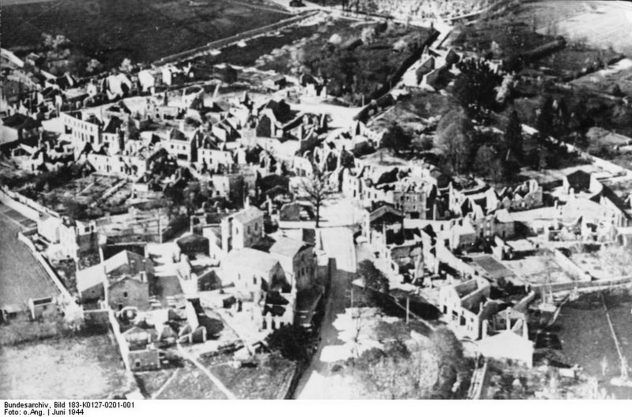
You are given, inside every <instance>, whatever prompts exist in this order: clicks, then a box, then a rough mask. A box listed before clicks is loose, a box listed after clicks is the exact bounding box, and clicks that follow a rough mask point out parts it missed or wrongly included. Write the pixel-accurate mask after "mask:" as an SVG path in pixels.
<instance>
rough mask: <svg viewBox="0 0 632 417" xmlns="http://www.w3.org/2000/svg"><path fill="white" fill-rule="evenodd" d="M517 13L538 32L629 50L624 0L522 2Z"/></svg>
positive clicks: (630, 16)
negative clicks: (533, 25)
mask: <svg viewBox="0 0 632 417" xmlns="http://www.w3.org/2000/svg"><path fill="white" fill-rule="evenodd" d="M517 15H518V16H519V18H521V19H523V21H524V22H526V23H528V24H535V26H536V30H537V31H538V32H539V33H542V34H550V35H562V36H564V37H566V38H568V40H571V41H585V42H586V44H588V45H591V46H594V47H598V48H610V47H612V48H613V49H614V50H616V51H618V52H622V53H626V54H629V53H631V52H632V36H630V27H632V3H629V2H624V1H540V2H533V3H531V2H525V3H524V4H523V5H522V6H521V7H520V10H519V11H518V13H517Z"/></svg>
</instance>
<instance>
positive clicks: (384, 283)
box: [358, 259, 390, 294]
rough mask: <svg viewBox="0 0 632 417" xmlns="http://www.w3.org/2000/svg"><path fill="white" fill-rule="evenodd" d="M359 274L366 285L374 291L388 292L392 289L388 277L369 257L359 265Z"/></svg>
mask: <svg viewBox="0 0 632 417" xmlns="http://www.w3.org/2000/svg"><path fill="white" fill-rule="evenodd" d="M358 274H359V275H361V276H362V281H363V283H364V287H365V288H368V289H370V290H373V291H377V292H381V293H385V294H388V291H389V289H390V286H389V282H388V278H386V276H385V275H384V273H382V271H380V270H379V269H377V268H376V267H375V265H374V264H373V262H371V261H370V260H368V259H365V260H364V261H362V262H360V264H359V265H358Z"/></svg>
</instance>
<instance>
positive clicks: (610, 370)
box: [555, 290, 632, 399]
mask: <svg viewBox="0 0 632 417" xmlns="http://www.w3.org/2000/svg"><path fill="white" fill-rule="evenodd" d="M604 299H605V302H606V305H607V306H608V311H609V312H610V318H611V320H612V322H613V326H614V329H615V332H616V333H617V337H618V338H619V343H620V344H621V350H622V351H623V354H624V355H625V356H626V358H627V360H628V363H629V361H631V360H632V345H631V343H632V333H630V325H629V323H630V307H632V297H630V295H629V294H628V293H626V292H625V291H624V290H621V291H612V292H605V293H604ZM555 326H556V327H559V331H560V333H559V336H560V340H561V342H562V352H563V354H564V356H565V357H566V358H567V359H568V362H569V363H571V364H573V363H577V364H579V365H581V366H582V367H583V368H584V370H585V371H586V372H587V373H588V374H590V375H593V376H595V377H597V378H598V379H599V380H601V381H602V382H603V383H605V385H606V387H607V389H608V392H609V393H610V394H613V395H614V396H615V397H616V398H620V399H630V398H632V390H631V389H629V388H628V389H622V388H616V387H612V386H609V384H608V382H609V380H610V378H612V377H615V376H619V375H620V370H619V358H618V356H617V350H616V348H615V344H614V340H613V337H612V333H611V331H610V327H609V325H608V322H607V319H606V315H605V312H604V308H603V303H602V300H601V295H600V294H599V293H592V294H585V295H583V296H581V297H580V298H579V299H578V300H577V301H574V302H571V303H568V304H566V305H564V307H563V308H562V311H561V314H560V316H559V317H558V319H557V321H556V322H555ZM603 364H606V367H605V372H603V373H602V371H603V369H602V365H603Z"/></svg>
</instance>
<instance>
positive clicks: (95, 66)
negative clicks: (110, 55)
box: [86, 58, 103, 74]
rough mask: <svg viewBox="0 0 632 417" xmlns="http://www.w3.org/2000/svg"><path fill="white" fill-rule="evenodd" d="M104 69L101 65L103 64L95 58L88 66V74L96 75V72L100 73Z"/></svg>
mask: <svg viewBox="0 0 632 417" xmlns="http://www.w3.org/2000/svg"><path fill="white" fill-rule="evenodd" d="M102 68H103V65H101V63H100V62H99V61H97V60H96V59H94V58H93V59H91V60H90V61H88V63H87V64H86V72H87V73H88V74H94V73H95V72H98V71H100V70H101V69H102Z"/></svg>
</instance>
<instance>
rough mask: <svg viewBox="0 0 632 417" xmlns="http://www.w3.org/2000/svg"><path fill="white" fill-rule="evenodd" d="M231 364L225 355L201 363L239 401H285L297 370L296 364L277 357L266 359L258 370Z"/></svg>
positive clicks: (271, 355) (259, 365) (272, 356)
mask: <svg viewBox="0 0 632 417" xmlns="http://www.w3.org/2000/svg"><path fill="white" fill-rule="evenodd" d="M262 358H263V357H260V359H262ZM229 360H230V358H229V357H228V356H227V355H223V356H216V357H213V358H205V359H202V362H203V363H204V365H206V366H207V368H208V369H209V370H210V371H211V372H212V373H213V374H214V375H216V376H217V377H218V378H219V379H220V380H221V381H222V382H223V383H224V385H226V387H227V388H228V389H229V390H230V391H231V392H232V393H233V394H235V395H236V396H237V398H240V399H283V398H284V397H285V394H286V390H287V387H288V384H289V381H290V380H291V379H292V375H293V373H294V369H295V368H296V364H295V363H293V362H291V361H289V360H287V359H284V358H281V357H279V356H278V355H276V354H270V355H266V357H265V360H261V361H259V362H258V364H257V366H256V367H241V368H238V369H235V368H233V367H232V366H231V365H230V363H229Z"/></svg>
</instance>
